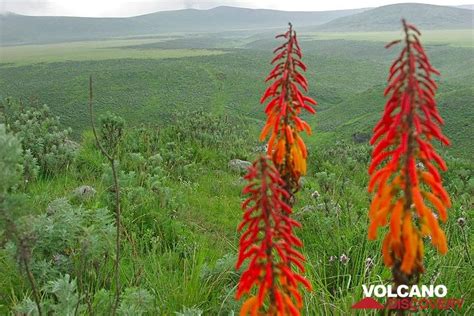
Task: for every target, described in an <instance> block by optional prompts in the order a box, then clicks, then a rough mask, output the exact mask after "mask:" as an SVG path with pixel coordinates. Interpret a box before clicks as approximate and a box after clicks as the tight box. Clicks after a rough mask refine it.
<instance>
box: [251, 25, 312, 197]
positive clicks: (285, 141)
mask: <svg viewBox="0 0 474 316" xmlns="http://www.w3.org/2000/svg"><path fill="white" fill-rule="evenodd" d="M276 38H284V39H286V42H285V43H283V44H282V45H281V46H279V47H278V48H276V49H275V50H274V53H275V57H274V58H273V60H272V62H271V63H272V64H274V65H275V67H274V68H273V70H272V71H271V72H270V74H269V75H268V77H267V78H266V80H265V81H273V82H272V84H271V85H270V86H269V87H268V88H267V89H266V91H265V92H264V94H263V96H262V99H261V100H260V103H262V104H263V103H265V101H267V100H269V102H268V104H267V106H266V108H265V113H266V114H267V122H266V124H265V126H264V128H263V130H262V133H261V134H260V140H261V141H263V140H265V139H266V138H267V136H269V140H268V151H267V152H268V154H269V155H270V156H271V157H272V159H273V162H274V164H275V165H276V166H277V168H278V170H279V171H280V174H281V176H282V177H283V179H285V182H286V188H287V190H288V191H289V193H290V194H291V193H293V192H294V191H296V190H297V188H298V180H299V178H300V177H301V175H304V174H305V173H306V157H307V151H306V146H305V144H304V142H303V139H302V138H301V136H300V132H302V131H306V133H308V134H311V128H310V126H309V125H308V124H307V123H306V122H305V121H303V120H302V119H301V118H299V115H300V114H301V111H302V109H304V110H306V111H308V112H309V113H312V114H314V113H315V110H314V108H313V107H312V105H316V101H314V100H313V99H312V98H310V97H308V96H305V95H303V93H302V92H301V90H304V91H305V92H307V91H308V82H307V81H306V78H305V77H304V76H303V74H302V72H304V71H306V65H305V64H304V63H303V62H302V61H301V58H302V56H303V55H302V53H301V48H300V46H299V44H298V40H297V38H296V32H294V31H293V28H292V25H291V23H290V24H289V30H288V31H287V32H286V33H284V34H280V35H278V36H276Z"/></svg>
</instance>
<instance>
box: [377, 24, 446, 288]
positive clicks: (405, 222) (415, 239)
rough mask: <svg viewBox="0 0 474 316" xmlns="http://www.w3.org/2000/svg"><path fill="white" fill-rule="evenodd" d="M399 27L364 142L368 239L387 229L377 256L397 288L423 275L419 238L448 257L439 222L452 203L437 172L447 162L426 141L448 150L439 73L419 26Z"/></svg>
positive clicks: (407, 25)
mask: <svg viewBox="0 0 474 316" xmlns="http://www.w3.org/2000/svg"><path fill="white" fill-rule="evenodd" d="M402 23H403V30H404V34H405V38H404V40H403V42H402V41H401V40H398V41H393V42H391V43H389V44H388V45H387V47H391V46H392V45H395V44H398V43H401V42H402V44H403V49H402V51H401V53H400V56H399V57H398V58H397V59H396V60H395V62H394V63H393V65H392V67H391V68H390V74H389V77H388V86H387V88H386V89H385V95H386V96H387V95H389V98H388V101H387V103H386V105H385V111H384V113H383V115H382V118H381V119H380V121H379V122H378V124H377V125H376V126H375V128H374V135H373V137H372V139H371V141H370V143H371V144H372V145H375V148H374V150H373V152H372V161H371V164H370V166H369V174H370V182H369V192H372V191H375V196H374V198H373V200H372V204H371V206H370V210H369V218H370V226H369V232H368V237H369V239H375V238H376V234H377V228H378V227H381V226H387V225H388V226H389V227H390V228H389V231H388V233H387V234H386V236H385V238H384V241H383V246H382V253H383V258H384V262H385V265H386V266H389V267H390V266H392V267H393V268H392V271H393V274H394V279H395V282H396V283H398V284H406V283H409V282H413V281H415V282H417V280H418V276H419V274H420V273H423V271H424V269H423V240H422V238H423V237H425V236H430V237H431V243H432V244H433V245H434V246H435V247H436V248H437V249H438V251H439V252H440V253H442V254H445V253H446V252H447V243H446V236H445V234H444V232H443V230H442V229H441V228H440V226H439V223H438V218H440V219H441V220H442V221H443V222H445V221H446V219H447V213H446V209H447V208H449V207H450V206H451V202H450V200H449V196H448V194H447V193H446V191H445V189H444V188H443V186H442V183H441V176H440V174H439V172H438V169H441V170H443V171H445V170H446V164H445V162H444V161H443V159H442V158H441V157H440V156H439V155H438V154H437V153H436V151H435V149H434V147H433V145H432V144H431V141H432V140H433V139H438V140H439V141H441V143H443V144H445V145H449V140H448V139H447V138H446V137H445V136H444V135H443V134H442V133H441V130H440V127H439V126H440V125H441V124H443V120H442V119H441V117H440V115H439V113H438V110H437V107H436V101H435V92H436V89H437V84H436V82H435V81H434V80H433V78H432V74H436V75H439V72H438V71H437V70H436V69H434V68H433V66H432V65H431V64H430V62H429V60H428V57H427V56H426V53H425V51H424V49H423V47H422V45H421V43H420V40H419V36H420V35H421V34H420V32H419V31H418V29H417V28H416V27H415V26H413V25H411V24H408V23H407V22H406V21H405V20H403V21H402ZM435 212H436V213H437V215H435Z"/></svg>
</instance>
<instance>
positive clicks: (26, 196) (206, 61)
mask: <svg viewBox="0 0 474 316" xmlns="http://www.w3.org/2000/svg"><path fill="white" fill-rule="evenodd" d="M285 22H286V21H285ZM282 27H284V26H282ZM272 35H273V32H267V33H265V34H249V33H245V32H242V31H240V32H222V33H219V34H215V33H214V34H200V35H199V37H197V36H185V35H179V36H177V35H173V36H172V38H168V39H167V38H163V37H159V38H156V41H155V40H154V39H153V38H150V41H147V42H146V43H137V42H135V41H130V43H129V44H126V43H125V45H124V43H122V44H121V45H120V46H121V47H120V48H117V51H119V52H120V54H122V55H120V56H123V55H125V56H129V58H121V59H117V58H118V57H117V56H115V57H114V59H110V60H103V57H104V56H102V55H101V56H100V59H99V58H97V59H95V56H96V55H94V53H95V52H96V51H101V52H102V51H103V49H104V48H103V47H100V46H99V47H95V48H94V47H93V46H86V47H85V50H84V51H85V52H90V56H91V58H90V60H84V56H86V57H87V54H86V55H81V56H80V58H78V59H77V61H67V59H66V60H65V59H64V58H61V59H55V58H56V57H55V56H54V54H53V52H54V50H55V49H56V46H37V47H36V49H37V50H41V49H44V51H45V52H46V53H48V52H51V58H49V59H48V60H47V62H43V63H36V62H34V58H33V59H32V58H31V57H28V56H27V55H25V59H28V60H27V61H25V62H24V63H22V61H21V60H19V59H17V60H16V61H13V60H12V61H11V63H3V64H0V99H2V100H3V99H4V98H5V97H7V96H10V97H12V100H18V99H21V100H22V103H23V107H24V111H26V112H25V113H30V114H28V115H26V117H27V118H30V119H26V120H25V121H23V122H25V123H23V124H22V123H18V124H13V125H14V126H16V127H17V129H18V130H19V131H21V133H20V132H18V130H14V129H12V128H11V127H10V128H9V129H8V130H9V131H10V132H9V133H8V134H6V133H5V131H4V129H3V126H1V125H0V145H1V146H0V176H1V177H2V178H1V179H2V181H0V214H2V215H1V216H2V217H1V219H0V246H1V248H0V314H2V315H3V314H7V313H8V311H10V310H11V309H13V308H14V309H15V310H16V311H17V312H23V313H25V314H28V312H30V314H31V315H36V314H35V308H36V307H35V304H34V303H33V301H34V294H33V292H32V290H31V286H30V284H29V281H28V278H27V277H26V275H27V274H26V273H25V272H26V271H25V270H26V269H25V267H24V264H22V262H23V261H21V258H27V259H28V260H29V263H30V270H31V271H32V274H33V275H34V277H35V280H36V282H37V288H38V290H39V292H40V294H41V297H40V300H41V304H42V308H43V310H44V311H53V312H55V313H56V314H59V315H62V314H61V313H63V314H64V313H65V312H71V311H75V310H77V312H78V314H91V312H94V313H95V314H96V315H106V314H107V312H108V310H109V309H110V306H111V304H112V299H113V293H114V289H115V288H114V286H115V285H114V281H113V271H114V270H113V269H114V252H115V251H114V249H115V248H114V244H113V243H114V238H115V231H116V227H115V224H114V219H113V215H114V214H113V194H114V192H113V191H114V189H113V181H112V174H111V168H110V166H109V165H108V164H107V160H106V159H105V158H104V157H103V156H102V155H101V154H100V152H99V150H98V149H97V148H96V146H95V143H94V139H93V136H92V133H91V131H90V122H89V116H88V112H87V111H88V108H87V101H88V77H89V75H92V76H93V77H94V95H95V97H94V104H95V111H96V113H97V116H98V117H99V116H102V115H104V114H106V113H107V112H112V113H114V114H117V115H120V116H122V117H123V118H124V119H125V121H126V127H125V132H124V136H123V140H122V142H121V144H120V145H119V149H118V157H119V169H120V172H119V182H120V186H121V188H122V200H121V201H122V215H123V236H122V254H123V259H122V263H121V269H120V283H121V284H122V296H121V304H120V305H119V308H118V312H119V314H120V315H140V314H141V313H144V314H145V315H173V314H174V313H178V315H183V314H184V315H199V311H202V312H203V314H204V315H233V314H232V312H233V311H234V312H237V311H238V309H239V306H240V305H239V302H236V301H235V300H234V293H235V286H236V284H237V280H238V277H239V272H238V271H235V269H234V264H235V259H236V253H237V242H238V237H239V236H238V234H237V232H236V227H237V224H238V222H239V221H240V218H241V210H240V203H241V201H242V199H243V197H242V196H241V190H242V187H243V185H244V183H243V181H242V179H241V178H240V177H241V175H240V174H239V173H238V172H234V171H232V170H230V169H229V166H228V163H229V161H230V160H231V159H244V160H252V159H253V158H254V157H255V155H256V154H257V151H258V150H257V147H258V146H259V145H261V144H260V143H258V142H257V141H256V139H257V135H258V133H259V129H260V128H261V127H262V125H263V118H264V117H263V113H262V112H263V106H262V105H259V103H258V101H259V99H260V96H261V94H262V92H263V91H264V88H265V84H264V83H263V78H264V77H265V75H266V74H267V72H268V70H269V69H270V65H269V60H270V58H271V51H272V49H273V48H274V47H275V46H276V41H275V40H273V39H272ZM170 37H171V36H170ZM315 38H317V36H315V35H314V34H309V33H308V34H302V35H301V40H302V42H301V45H302V49H303V52H304V53H305V56H304V57H303V59H304V61H305V62H306V64H307V65H308V72H307V77H308V80H309V85H310V94H309V95H310V96H311V97H313V98H315V99H317V100H318V102H319V105H318V107H317V110H318V113H317V115H316V116H315V117H306V118H305V119H307V120H309V122H310V124H311V125H312V127H313V129H314V134H313V135H312V136H310V137H307V138H306V139H305V140H306V142H307V144H308V150H309V161H308V166H309V173H308V175H307V176H306V177H305V178H304V180H303V188H302V190H301V191H300V192H299V193H298V194H297V205H296V206H295V217H296V218H297V219H298V220H300V221H301V222H302V224H303V228H302V229H300V230H297V234H298V236H299V237H301V239H302V240H303V242H304V245H305V248H304V253H305V255H306V257H307V262H308V264H307V269H308V272H307V275H308V277H309V278H310V280H311V282H312V284H313V287H314V291H313V292H312V293H307V294H306V296H305V302H306V303H305V310H304V315H333V314H337V315H348V314H350V313H351V310H350V306H351V305H352V304H353V303H354V302H356V301H358V300H360V299H361V298H362V287H361V285H362V284H368V283H371V284H380V283H384V284H389V283H390V278H391V273H390V271H389V270H388V269H386V268H384V267H383V264H382V260H381V258H380V257H381V255H380V244H379V243H380V241H378V242H369V241H367V238H366V233H367V208H368V205H369V195H368V194H367V192H366V186H367V180H368V177H367V171H366V169H367V164H368V162H369V159H370V148H369V146H368V145H367V139H368V138H369V135H370V133H371V128H372V126H373V125H374V124H375V122H376V120H377V119H378V118H379V116H380V113H381V110H382V107H383V104H384V98H383V96H382V92H383V89H384V87H385V79H386V75H387V72H388V67H389V65H390V62H391V60H392V59H393V58H394V56H395V54H396V52H395V51H386V50H385V49H384V48H383V45H384V43H382V42H377V41H370V42H369V41H364V40H358V41H356V40H315ZM447 44H449V39H447V41H446V44H439V45H427V51H428V54H429V56H430V58H431V60H432V63H433V65H435V66H436V67H437V68H438V69H439V70H440V71H441V73H442V76H441V78H440V79H439V80H438V83H439V85H440V90H439V94H438V101H439V107H440V111H441V115H442V116H443V117H444V118H445V120H446V126H445V128H444V131H445V132H446V134H447V136H449V137H450V138H451V140H452V142H453V146H452V147H451V148H448V149H446V150H445V149H442V156H443V157H446V160H447V164H448V167H449V171H448V172H446V173H445V174H443V178H444V185H445V186H446V188H447V190H448V191H449V193H450V194H451V196H452V200H453V207H452V208H451V209H450V210H449V220H448V223H447V224H446V225H443V228H444V229H445V231H446V232H447V236H448V243H449V252H448V254H447V255H446V256H440V255H438V254H437V253H436V251H435V250H434V249H433V248H432V247H431V246H429V242H428V241H426V258H427V259H426V262H425V266H426V269H427V273H426V274H425V275H424V276H423V279H422V281H421V282H422V283H424V284H430V283H434V284H445V285H446V286H447V288H448V289H449V293H448V296H449V297H464V298H465V300H466V302H465V307H464V310H463V311H462V313H461V314H466V315H469V314H472V311H473V306H474V305H473V297H472V280H473V279H474V275H473V270H472V261H471V260H472V254H470V256H469V251H472V249H469V247H470V246H471V245H472V243H473V239H474V235H473V234H472V218H473V216H474V214H473V199H472V196H473V195H474V182H473V181H474V180H473V174H472V173H473V171H472V170H473V168H474V162H473V160H472V155H473V154H474V143H473V140H472V137H471V134H472V132H471V131H472V124H473V121H472V118H473V117H474V113H473V112H474V110H473V109H472V106H471V104H473V101H474V100H473V94H474V91H473V85H472V83H473V81H474V78H473V77H474V74H473V73H472V69H473V68H474V56H473V55H472V48H462V47H452V46H449V45H447ZM87 45H91V44H90V43H88V44H87ZM65 46H67V44H65ZM471 46H472V43H471ZM237 47H238V48H237ZM15 49H17V48H15ZM18 49H20V48H18ZM25 49H26V48H25ZM28 49H31V47H30V48H28ZM176 49H182V50H185V51H189V52H196V51H197V50H196V49H207V50H209V51H211V52H215V51H216V49H219V52H224V53H220V54H219V55H215V56H195V57H187V56H189V55H182V56H178V55H176V56H174V57H175V58H164V59H156V58H143V57H142V56H144V55H143V54H142V53H144V52H146V53H147V54H151V55H154V54H159V53H162V52H165V51H170V52H174V50H176ZM69 54H71V55H70V56H72V57H74V51H73V52H72V53H71V52H70V53H69ZM77 54H79V53H77ZM137 56H138V57H137ZM2 104H4V102H2ZM43 104H48V105H49V107H50V109H51V111H52V113H53V114H54V115H58V116H60V123H61V126H57V121H56V120H55V119H53V118H51V117H50V114H49V111H47V110H46V109H45V108H43V107H42V105H43ZM30 110H32V112H30ZM0 112H1V113H4V112H5V108H4V107H2V109H1V110H0ZM25 113H24V114H25ZM31 113H39V114H37V115H34V117H30V116H29V115H31ZM9 117H15V115H12V114H10V116H9ZM0 120H1V121H2V122H3V121H5V117H3V118H0ZM38 120H40V121H41V122H38ZM7 121H8V119H7ZM15 121H16V119H15ZM96 121H97V124H98V125H99V118H97V120H96ZM10 122H11V121H10ZM44 122H47V123H44ZM10 125H12V123H10ZM31 127H34V128H31ZM69 127H70V128H71V129H72V134H71V135H72V138H73V139H74V140H75V141H77V142H78V143H79V148H78V149H77V150H76V151H75V154H74V159H73V160H72V161H71V162H70V163H67V164H66V166H65V167H62V168H58V170H50V171H47V170H46V169H47V168H48V167H47V163H44V164H43V165H41V162H40V161H39V159H40V158H41V157H40V156H35V155H34V151H33V149H34V150H36V152H39V150H40V149H44V150H46V151H47V152H49V153H50V156H51V159H53V161H54V159H57V160H58V161H64V160H62V158H65V157H64V155H65V153H64V152H62V151H57V150H56V149H57V148H58V147H59V148H61V146H62V144H63V141H64V139H63V135H64V134H63V133H65V132H64V131H63V129H64V128H69ZM11 132H16V133H17V135H16V137H17V138H22V139H25V138H26V139H28V141H23V142H22V141H20V140H15V139H14V137H13V136H12V134H11ZM66 134H67V133H66ZM37 139H42V141H35V140H37ZM42 144H48V145H47V146H42ZM21 145H22V146H23V149H24V153H23V154H21V153H20V151H19V150H14V148H17V149H19V146H21ZM258 148H259V147H258ZM27 150H30V153H31V155H28V154H27V153H28V151H27ZM67 154H69V153H67ZM35 158H36V160H35ZM67 158H68V159H67V161H69V157H67ZM17 160H18V163H19V165H22V166H23V170H24V171H23V178H22V177H21V174H20V171H21V168H20V169H18V168H16V167H17V166H16V165H13V167H11V165H12V162H15V161H17ZM5 161H6V162H8V163H5ZM6 166H10V167H11V168H7V167H6ZM35 166H36V167H35ZM38 169H39V170H38ZM28 170H30V173H32V174H34V175H35V176H28V175H27V174H25V173H26V172H27V171H28ZM12 175H16V176H12ZM25 180H28V181H25ZM82 185H88V186H92V187H93V188H94V189H95V190H96V191H97V192H96V194H95V195H94V194H91V195H90V196H87V197H81V196H80V195H79V196H78V195H77V193H73V191H74V190H75V189H76V188H78V187H79V186H82ZM315 191H317V192H315ZM5 192H6V193H5ZM58 199H59V200H58ZM5 213H6V214H7V215H8V217H9V218H10V219H14V221H15V222H16V226H17V228H18V230H19V233H20V236H23V239H21V238H20V239H19V238H15V234H12V232H11V231H9V229H8V227H10V226H9V225H8V224H9V222H7V221H6V220H5V219H4V217H3V214H5ZM458 219H463V220H459V221H458ZM463 221H464V222H463ZM5 223H7V225H4V224H5ZM12 235H13V236H12ZM21 240H23V241H24V242H23V243H21V242H20V241H21ZM341 257H342V258H341ZM345 257H347V258H348V260H346V259H344V258H345ZM19 263H20V264H19ZM71 313H72V312H71Z"/></svg>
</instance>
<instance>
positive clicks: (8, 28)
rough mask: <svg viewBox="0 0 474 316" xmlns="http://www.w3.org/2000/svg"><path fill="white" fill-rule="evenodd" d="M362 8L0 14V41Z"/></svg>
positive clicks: (200, 28)
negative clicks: (113, 15)
mask: <svg viewBox="0 0 474 316" xmlns="http://www.w3.org/2000/svg"><path fill="white" fill-rule="evenodd" d="M364 10H366V9H353V10H336V11H319V12H318V11H315V12H293V11H276V10H266V9H245V8H235V7H225V6H223V7H217V8H214V9H210V10H196V9H185V10H177V11H160V12H156V13H151V14H146V15H141V16H136V17H130V18H83V17H57V16H54V17H53V16H50V17H44V16H24V15H0V26H1V31H0V42H1V43H2V44H24V43H41V42H59V41H71V40H88V39H102V38H108V37H120V36H137V35H151V34H163V33H176V32H218V31H231V30H241V29H264V28H274V27H285V26H286V23H288V22H289V21H292V22H293V24H294V25H295V26H297V27H300V26H310V25H318V24H323V23H326V22H329V21H331V20H333V19H336V18H339V17H343V16H347V15H351V14H355V13H359V12H362V11H364Z"/></svg>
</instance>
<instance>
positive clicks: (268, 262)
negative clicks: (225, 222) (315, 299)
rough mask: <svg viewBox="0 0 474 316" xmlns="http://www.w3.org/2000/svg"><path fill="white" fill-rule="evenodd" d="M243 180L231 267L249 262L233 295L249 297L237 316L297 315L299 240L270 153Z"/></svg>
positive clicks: (301, 279)
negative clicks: (236, 245) (235, 254)
mask: <svg viewBox="0 0 474 316" xmlns="http://www.w3.org/2000/svg"><path fill="white" fill-rule="evenodd" d="M282 141H283V142H284V140H282ZM245 179H246V180H247V181H248V182H249V184H248V185H247V186H246V187H245V188H244V190H243V193H244V194H248V195H249V197H248V198H247V199H246V200H245V201H244V203H242V209H243V210H244V215H243V219H242V222H241V224H240V225H239V228H238V230H239V231H242V235H241V237H240V242H239V256H238V260H237V264H236V268H237V269H239V268H241V267H242V265H243V263H244V262H245V261H247V260H248V262H249V265H248V268H247V270H246V271H244V272H243V273H242V275H241V278H240V281H239V284H238V287H237V293H236V298H237V299H240V298H241V297H242V296H244V295H249V296H250V298H248V299H247V300H246V301H245V302H244V304H243V305H242V308H241V312H240V315H242V316H243V315H249V314H250V315H300V309H301V308H302V304H301V303H302V300H301V297H302V296H301V294H300V292H299V289H298V288H299V285H301V286H304V287H306V288H307V289H308V290H310V289H311V285H310V284H309V282H308V281H307V280H306V279H305V278H304V277H303V276H301V275H300V274H299V273H302V272H303V271H304V266H303V263H304V261H305V258H304V256H303V255H302V254H301V253H300V252H299V251H297V250H296V248H298V247H300V246H301V244H302V243H301V240H299V239H298V238H297V237H296V236H295V235H294V232H293V229H294V228H295V227H300V226H301V225H300V224H299V223H298V222H297V221H295V220H294V219H292V218H290V215H291V213H292V210H291V207H290V206H289V205H287V204H286V203H285V199H287V198H288V197H289V194H288V192H287V191H286V190H285V189H284V182H283V179H282V178H281V177H280V174H279V172H278V170H277V169H276V168H275V166H274V165H273V162H272V161H271V159H270V157H259V158H257V160H256V161H255V162H254V163H253V164H252V166H251V167H250V168H249V171H248V174H247V175H246V176H245ZM254 288H255V290H253V289H254ZM252 293H256V295H255V296H252Z"/></svg>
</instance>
